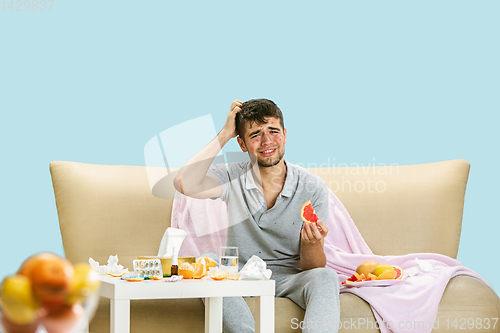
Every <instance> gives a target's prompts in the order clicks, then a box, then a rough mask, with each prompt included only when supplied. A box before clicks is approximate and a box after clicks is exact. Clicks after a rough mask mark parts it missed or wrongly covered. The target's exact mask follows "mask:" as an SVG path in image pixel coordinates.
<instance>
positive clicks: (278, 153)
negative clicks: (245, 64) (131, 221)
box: [174, 99, 340, 333]
mask: <svg viewBox="0 0 500 333" xmlns="http://www.w3.org/2000/svg"><path fill="white" fill-rule="evenodd" d="M236 136H238V137H237V140H238V144H239V146H240V148H241V150H242V151H243V152H247V153H248V155H249V157H250V161H247V162H242V163H231V164H228V165H227V166H226V165H224V164H219V165H217V167H211V162H212V161H213V159H214V158H215V156H216V155H217V153H218V152H219V151H220V150H221V148H222V147H223V146H224V145H225V144H226V143H227V142H228V141H229V140H230V139H232V138H234V137H236ZM286 136H287V131H286V128H285V127H284V122H283V115H282V113H281V110H280V109H279V108H278V106H277V105H276V104H275V103H274V102H272V101H270V100H267V99H256V100H250V101H247V102H245V103H243V102H241V101H239V100H235V101H234V102H233V103H232V104H231V108H230V111H229V114H228V116H227V119H226V123H225V125H224V127H223V129H222V130H221V131H220V132H219V134H218V135H217V136H216V137H215V138H214V140H212V141H211V142H210V143H209V144H208V145H207V146H205V147H204V148H203V149H202V150H201V151H200V152H198V153H197V154H196V155H195V156H193V157H192V158H191V159H190V160H189V161H188V162H187V163H186V164H185V165H184V166H183V167H182V168H181V169H180V171H179V173H178V174H177V177H176V178H175V179H174V186H175V188H176V189H177V190H178V191H179V192H181V193H183V194H185V195H188V196H191V197H193V198H198V199H208V198H211V199H216V198H219V197H220V198H221V199H222V200H223V201H224V202H225V203H226V205H227V212H228V220H229V226H228V230H227V241H226V244H227V245H230V246H238V247H239V257H240V268H241V267H242V266H243V265H244V264H245V263H246V262H247V260H248V259H249V258H250V257H251V256H252V255H257V256H259V257H260V258H262V259H263V260H264V261H265V262H266V263H267V266H268V268H270V269H271V270H272V272H273V275H272V277H271V278H272V279H274V280H275V281H276V296H279V297H287V298H289V299H291V300H292V301H294V302H295V303H296V304H298V305H299V306H300V307H301V308H303V309H305V310H306V314H305V318H304V323H303V327H304V330H303V331H304V332H308V331H309V332H337V331H338V327H339V326H338V325H339V317H340V305H339V283H338V277H337V274H336V273H335V272H334V271H333V270H331V269H327V268H324V266H325V265H326V257H325V253H324V251H323V243H324V237H325V236H326V235H327V233H328V227H327V226H326V223H325V222H327V218H328V192H327V187H326V184H325V183H324V182H323V181H322V180H321V179H320V178H319V177H318V176H316V175H314V174H312V173H310V172H308V171H307V170H305V169H303V168H301V167H298V166H295V165H292V164H290V163H288V162H286V161H285V160H284V159H283V156H284V154H285V143H286ZM307 200H311V202H312V205H313V207H314V209H315V210H316V213H317V215H318V216H319V218H320V221H318V223H312V224H307V223H306V224H304V223H303V222H302V219H301V218H300V209H301V207H302V204H303V203H304V202H306V201H307ZM290 320H291V322H290V325H291V326H292V327H294V326H293V325H294V322H293V318H290ZM223 325H224V332H226V333H229V332H238V333H242V332H254V321H253V317H252V315H251V312H250V310H249V309H248V307H247V305H246V303H245V301H244V300H243V298H241V297H239V298H237V297H229V298H224V301H223ZM295 326H297V319H295Z"/></svg>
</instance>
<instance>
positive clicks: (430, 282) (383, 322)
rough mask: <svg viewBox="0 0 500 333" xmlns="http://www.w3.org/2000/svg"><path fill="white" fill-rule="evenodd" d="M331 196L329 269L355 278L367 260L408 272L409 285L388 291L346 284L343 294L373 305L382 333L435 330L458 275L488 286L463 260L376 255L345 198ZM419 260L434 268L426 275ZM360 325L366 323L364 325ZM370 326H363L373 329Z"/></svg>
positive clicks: (327, 242)
mask: <svg viewBox="0 0 500 333" xmlns="http://www.w3.org/2000/svg"><path fill="white" fill-rule="evenodd" d="M329 195H330V207H329V208H330V211H329V214H330V215H329V220H328V221H329V223H328V227H329V232H328V235H327V237H326V238H325V253H326V257H327V267H329V268H332V269H334V270H335V271H336V272H337V274H338V275H339V280H340V281H344V280H345V279H347V278H348V277H350V276H351V275H352V274H354V272H355V270H356V268H357V266H358V265H359V264H360V263H361V262H363V261H365V260H369V259H371V260H376V261H378V262H380V263H383V264H389V265H396V266H400V267H401V268H403V270H404V271H405V276H404V277H403V278H404V279H405V280H404V282H403V283H399V284H395V285H391V286H387V287H360V288H354V287H346V286H342V287H341V289H340V292H341V293H345V292H350V293H353V294H355V295H358V296H359V297H361V298H363V299H364V300H365V301H367V302H368V303H369V304H370V306H371V308H372V310H373V313H374V315H375V318H376V320H377V322H378V326H379V327H380V331H381V332H382V333H389V332H394V333H397V332H405V333H407V332H422V333H424V332H431V331H432V327H433V325H434V321H435V320H436V315H437V309H438V305H439V302H440V300H441V296H442V295H443V292H444V289H445V288H446V285H447V284H448V281H449V280H450V279H451V278H452V277H454V276H456V275H469V276H472V277H475V278H478V279H480V280H482V281H483V282H485V283H486V284H488V282H487V281H486V280H485V279H484V278H483V277H481V276H480V275H479V274H477V273H476V272H474V271H473V270H471V269H469V268H466V267H464V266H462V264H461V263H460V261H458V260H455V259H452V258H450V257H448V256H445V255H441V254H435V253H414V254H408V255H404V256H378V255H374V254H373V253H372V251H371V250H370V248H369V247H368V245H367V244H366V243H365V241H364V240H363V237H361V234H360V233H359V231H358V229H357V228H356V226H355V225H354V222H353V221H352V219H351V217H350V216H349V214H348V213H347V211H346V209H345V208H344V206H343V205H342V203H341V202H340V200H339V199H338V198H337V197H336V196H335V194H334V193H333V192H331V191H330V194H329ZM416 258H418V260H419V261H420V262H424V263H427V264H432V265H433V267H434V268H433V270H432V271H430V272H421V269H420V266H419V264H418V263H417V261H416V260H415V259H416ZM412 271H413V272H415V274H417V275H414V276H411V277H408V273H409V272H412ZM488 285H489V284H488ZM349 324H350V323H349ZM357 324H358V325H361V324H362V321H361V320H360V321H359V322H358V323H357ZM364 325H365V326H362V327H367V326H366V324H364ZM362 327H361V328H362Z"/></svg>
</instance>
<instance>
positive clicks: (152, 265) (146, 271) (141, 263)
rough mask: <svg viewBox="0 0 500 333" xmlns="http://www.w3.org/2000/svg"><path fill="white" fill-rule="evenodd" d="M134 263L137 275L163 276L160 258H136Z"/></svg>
mask: <svg viewBox="0 0 500 333" xmlns="http://www.w3.org/2000/svg"><path fill="white" fill-rule="evenodd" d="M133 263H134V272H135V274H136V275H137V276H144V277H149V278H153V277H157V278H162V277H163V270H162V268H161V261H160V259H136V260H134V261H133Z"/></svg>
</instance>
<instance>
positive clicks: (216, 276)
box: [209, 271, 229, 280]
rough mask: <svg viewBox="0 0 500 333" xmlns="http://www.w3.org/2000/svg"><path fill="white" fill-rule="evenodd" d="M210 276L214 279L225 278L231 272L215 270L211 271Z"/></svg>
mask: <svg viewBox="0 0 500 333" xmlns="http://www.w3.org/2000/svg"><path fill="white" fill-rule="evenodd" d="M209 276H210V277H211V278H212V279H214V280H224V279H226V278H227V277H228V276H229V272H227V271H224V272H221V271H215V272H212V273H210V275H209Z"/></svg>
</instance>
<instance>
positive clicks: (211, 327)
mask: <svg viewBox="0 0 500 333" xmlns="http://www.w3.org/2000/svg"><path fill="white" fill-rule="evenodd" d="M219 332H221V333H222V297H207V298H205V333H219Z"/></svg>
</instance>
